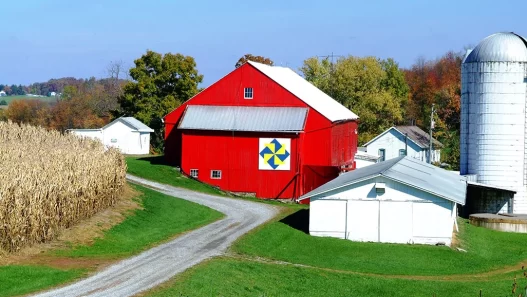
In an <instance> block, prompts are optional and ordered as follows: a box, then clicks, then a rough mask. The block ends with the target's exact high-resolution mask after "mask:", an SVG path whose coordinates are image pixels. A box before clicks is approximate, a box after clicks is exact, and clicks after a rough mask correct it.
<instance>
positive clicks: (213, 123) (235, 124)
mask: <svg viewBox="0 0 527 297" xmlns="http://www.w3.org/2000/svg"><path fill="white" fill-rule="evenodd" d="M307 111H308V109H307V108H303V107H252V106H214V105H188V106H187V109H186V111H185V114H184V115H183V120H182V121H181V123H180V125H179V127H178V128H179V129H193V130H220V131H249V132H300V131H303V130H304V123H305V120H306V116H307Z"/></svg>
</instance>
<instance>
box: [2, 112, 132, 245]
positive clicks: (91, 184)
mask: <svg viewBox="0 0 527 297" xmlns="http://www.w3.org/2000/svg"><path fill="white" fill-rule="evenodd" d="M125 177H126V163H125V161H124V158H123V156H122V155H121V154H120V153H119V152H118V151H116V150H114V149H109V150H105V149H104V147H103V145H102V144H101V143H99V142H96V141H94V140H90V139H81V138H78V137H77V136H75V135H63V134H61V133H60V132H57V131H47V130H45V129H43V128H40V127H33V126H28V125H17V124H14V123H8V122H0V250H4V251H8V252H12V251H16V250H18V249H20V248H21V247H23V246H25V245H28V244H32V243H36V242H45V241H48V240H50V239H53V238H54V237H55V236H56V235H57V234H58V233H59V232H60V230H61V229H62V228H67V227H69V226H71V225H72V224H74V223H76V222H77V221H79V220H81V219H83V218H87V217H90V216H92V215H93V214H95V213H97V212H98V211H100V210H102V209H104V208H107V207H108V206H110V205H112V204H114V202H115V201H116V199H117V198H118V196H119V195H120V194H121V192H122V190H123V186H124V184H125Z"/></svg>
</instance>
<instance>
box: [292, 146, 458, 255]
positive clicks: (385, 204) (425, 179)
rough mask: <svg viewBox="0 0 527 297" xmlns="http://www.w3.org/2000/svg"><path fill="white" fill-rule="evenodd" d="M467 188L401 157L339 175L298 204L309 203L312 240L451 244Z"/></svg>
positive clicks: (435, 169)
mask: <svg viewBox="0 0 527 297" xmlns="http://www.w3.org/2000/svg"><path fill="white" fill-rule="evenodd" d="M466 190H467V181H466V178H465V177H463V176H459V175H455V174H452V173H451V172H448V171H446V170H444V169H441V168H438V167H435V166H433V165H430V164H427V163H425V162H422V161H419V160H416V159H414V158H411V157H404V156H403V157H398V158H394V159H391V160H388V161H384V162H380V163H376V164H373V165H370V166H367V167H364V168H359V169H356V170H354V171H351V172H348V173H345V174H342V175H340V176H339V177H337V178H336V179H334V180H332V181H330V182H328V183H326V184H324V185H322V186H321V187H319V188H317V189H315V190H313V191H311V192H309V193H307V194H305V195H304V196H302V197H300V198H299V200H303V199H310V210H309V233H310V234H311V235H314V236H328V237H337V238H342V239H349V240H353V241H363V242H387V243H418V244H445V245H448V246H450V244H451V243H452V233H453V231H454V230H455V229H456V228H457V223H456V218H457V211H456V209H457V207H456V205H457V204H460V205H464V204H465V196H466Z"/></svg>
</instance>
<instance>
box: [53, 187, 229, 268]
mask: <svg viewBox="0 0 527 297" xmlns="http://www.w3.org/2000/svg"><path fill="white" fill-rule="evenodd" d="M133 187H134V188H136V189H137V190H140V191H141V192H142V193H143V194H142V196H141V197H140V199H141V200H142V205H143V209H139V210H136V211H135V212H134V213H133V214H132V215H130V216H128V217H127V218H126V219H125V220H124V221H123V222H122V223H121V224H119V225H116V226H114V227H113V228H111V229H109V230H108V231H106V232H105V233H104V237H102V238H99V239H96V240H95V242H94V243H93V245H90V246H79V247H75V248H73V249H71V250H66V251H57V254H58V255H61V256H68V257H110V258H113V257H118V258H122V257H126V256H130V255H133V254H137V253H139V252H141V251H144V250H146V249H148V248H149V247H152V246H153V245H154V244H156V243H159V242H161V241H165V240H167V239H170V238H171V237H173V236H174V234H180V233H182V232H185V231H188V230H193V229H196V228H198V227H201V226H204V225H206V224H208V223H211V222H213V221H215V220H218V219H220V218H221V217H223V214H222V213H220V212H218V211H216V210H213V209H210V208H208V207H205V206H201V205H198V204H195V203H192V202H189V201H186V200H182V199H174V198H172V197H169V196H166V195H164V194H161V193H158V192H156V191H153V190H150V189H148V188H145V187H141V186H137V185H134V186H133Z"/></svg>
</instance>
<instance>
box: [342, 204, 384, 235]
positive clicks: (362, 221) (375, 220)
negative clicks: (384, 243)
mask: <svg viewBox="0 0 527 297" xmlns="http://www.w3.org/2000/svg"><path fill="white" fill-rule="evenodd" d="M347 229H348V230H347V232H348V233H347V238H348V239H350V240H354V241H373V242H378V241H379V200H349V201H348V228H347Z"/></svg>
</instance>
